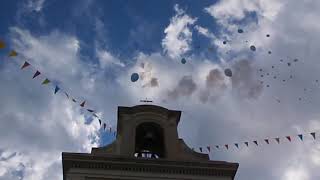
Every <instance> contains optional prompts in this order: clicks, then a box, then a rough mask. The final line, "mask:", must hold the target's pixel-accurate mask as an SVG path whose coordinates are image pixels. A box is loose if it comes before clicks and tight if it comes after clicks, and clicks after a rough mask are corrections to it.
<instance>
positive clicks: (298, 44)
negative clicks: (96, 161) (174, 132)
mask: <svg viewBox="0 0 320 180" xmlns="http://www.w3.org/2000/svg"><path fill="white" fill-rule="evenodd" d="M319 9H320V1H317V0H282V1H279V0H221V1H215V0H212V1H205V0H203V1H197V2H195V1H191V0H190V1H189V0H186V1H167V0H165V1H152V2H151V1H147V0H145V1H142V0H138V1H122V0H121V1H103V2H102V1H94V0H79V1H78V0H77V1H76V0H72V1H61V0H50V1H49V0H25V1H6V2H2V4H1V6H0V23H1V26H0V40H1V41H3V42H5V43H6V47H5V48H3V49H0V56H1V60H0V83H1V86H0V87H1V88H0V99H1V103H0V179H1V180H2V179H3V180H15V179H25V180H31V179H39V180H42V179H46V180H48V179H49V180H51V179H52V180H56V179H62V169H61V152H63V151H68V152H90V150H91V147H97V146H103V145H106V144H108V143H110V142H112V140H113V139H114V137H113V136H112V134H110V133H107V132H104V131H103V130H102V129H101V128H100V125H99V122H98V121H97V120H96V119H95V118H93V117H92V115H91V114H90V113H88V112H87V111H86V110H84V109H83V108H81V107H80V106H79V103H80V102H82V101H84V100H85V101H86V104H85V107H87V108H90V109H94V110H95V111H96V113H97V115H98V116H99V117H100V118H101V119H102V121H103V122H105V123H106V124H107V127H108V128H109V127H112V128H113V129H114V128H115V127H116V113H117V106H134V105H137V104H140V102H139V101H140V100H141V99H146V98H147V99H148V100H153V101H154V102H153V104H156V105H160V106H164V107H167V108H169V109H176V110H181V111H182V119H181V122H180V125H179V135H180V137H182V138H184V140H185V142H186V143H187V144H188V145H189V146H190V147H194V148H195V149H196V150H197V151H199V147H203V149H204V151H205V152H207V151H206V146H211V149H212V151H211V153H210V158H211V160H224V161H230V162H239V163H240V167H239V170H238V172H237V175H236V179H239V180H247V179H258V180H270V179H279V180H316V179H319V178H320V172H319V168H320V144H319V139H320V136H319V135H320V131H319V130H320V121H319V119H320V113H319V106H320V92H319V91H318V90H319V88H320V82H318V79H319V80H320V71H319V69H320V62H319V57H320V51H319V50H318V47H319V46H320V43H319V42H320V25H319V23H318V20H319V18H320V11H319ZM239 30H240V32H241V31H243V32H242V33H239ZM250 46H254V47H255V51H253V50H252V49H250ZM11 49H14V50H16V51H17V52H18V53H19V55H18V56H17V57H15V58H9V57H8V52H9V51H10V50H11ZM269 51H270V52H269ZM182 58H185V60H186V63H185V64H183V63H181V59H182ZM26 60H27V61H28V62H29V63H30V64H32V66H29V67H27V68H25V69H24V70H21V69H20V67H21V65H22V64H23V62H24V61H26ZM225 69H230V70H231V71H232V77H228V76H226V75H225V73H224V71H225ZM36 70H39V71H40V72H41V75H40V76H38V77H37V78H35V79H32V76H33V74H34V73H35V71H36ZM132 73H138V74H139V80H138V81H136V82H131V74H132ZM45 78H48V79H50V80H51V83H50V84H48V85H41V82H42V81H43V80H44V79H45ZM54 85H58V86H59V87H60V88H61V90H60V91H59V92H58V93H57V94H56V95H54V93H53V92H54ZM63 92H68V93H69V94H70V96H72V97H73V98H74V99H76V100H77V103H74V102H72V101H70V99H67V98H66V96H65V95H64V93H63ZM310 132H316V133H317V134H316V135H317V137H316V140H313V138H312V136H310V134H309V135H308V133H310ZM297 134H305V136H304V140H303V141H301V140H299V139H298V137H297ZM289 135H290V137H291V139H292V142H289V141H288V139H286V138H285V137H286V136H289ZM276 137H280V144H277V143H276V141H275V140H274V138H276ZM265 138H269V139H270V145H267V144H266V143H265V142H264V141H263V140H264V139H265ZM254 140H257V141H258V144H259V146H256V145H255V144H254V143H253V142H252V141H254ZM246 141H248V142H249V147H246V146H245V144H244V142H246ZM234 143H239V149H237V148H236V147H235V146H234ZM217 144H218V145H222V146H223V145H224V144H229V149H228V150H226V148H222V149H216V148H214V146H215V145H217Z"/></svg>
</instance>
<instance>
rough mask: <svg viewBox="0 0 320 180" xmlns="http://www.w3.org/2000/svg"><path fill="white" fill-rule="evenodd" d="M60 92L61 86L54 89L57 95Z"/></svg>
mask: <svg viewBox="0 0 320 180" xmlns="http://www.w3.org/2000/svg"><path fill="white" fill-rule="evenodd" d="M59 90H60V88H59V86H56V87H55V88H54V94H57V92H58V91H59Z"/></svg>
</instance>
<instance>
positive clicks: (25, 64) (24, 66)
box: [21, 61, 30, 69]
mask: <svg viewBox="0 0 320 180" xmlns="http://www.w3.org/2000/svg"><path fill="white" fill-rule="evenodd" d="M28 66H30V64H29V63H28V62H27V61H25V62H24V64H23V65H22V66H21V69H24V68H26V67H28Z"/></svg>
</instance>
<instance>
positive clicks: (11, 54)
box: [9, 50, 18, 57]
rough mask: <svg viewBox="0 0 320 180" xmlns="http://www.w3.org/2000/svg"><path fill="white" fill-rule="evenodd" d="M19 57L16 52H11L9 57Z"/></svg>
mask: <svg viewBox="0 0 320 180" xmlns="http://www.w3.org/2000/svg"><path fill="white" fill-rule="evenodd" d="M15 56H18V53H17V52H16V51H15V50H12V51H10V53H9V57H15Z"/></svg>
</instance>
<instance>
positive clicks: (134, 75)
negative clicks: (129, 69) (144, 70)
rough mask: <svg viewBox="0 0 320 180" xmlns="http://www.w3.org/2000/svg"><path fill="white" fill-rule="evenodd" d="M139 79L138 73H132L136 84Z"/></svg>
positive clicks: (132, 79) (132, 78)
mask: <svg viewBox="0 0 320 180" xmlns="http://www.w3.org/2000/svg"><path fill="white" fill-rule="evenodd" d="M138 79H139V74H138V73H132V74H131V81H132V82H136V81H138Z"/></svg>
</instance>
